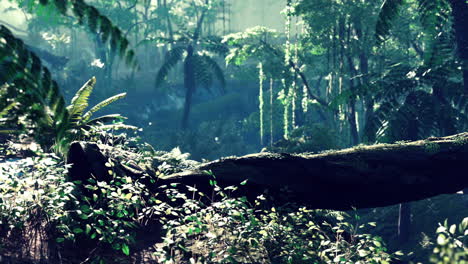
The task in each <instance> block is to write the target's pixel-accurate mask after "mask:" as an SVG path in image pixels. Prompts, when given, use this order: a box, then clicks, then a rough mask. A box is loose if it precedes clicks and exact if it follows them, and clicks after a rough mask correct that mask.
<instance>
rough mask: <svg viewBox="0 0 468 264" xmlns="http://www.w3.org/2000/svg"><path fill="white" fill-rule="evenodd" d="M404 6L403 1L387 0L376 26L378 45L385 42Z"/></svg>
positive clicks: (381, 9) (381, 8)
mask: <svg viewBox="0 0 468 264" xmlns="http://www.w3.org/2000/svg"><path fill="white" fill-rule="evenodd" d="M402 5H403V0H385V1H384V2H383V4H382V6H381V7H380V12H379V17H378V18H377V24H376V26H375V39H376V41H377V44H380V43H382V42H383V41H385V38H386V37H387V36H388V34H389V32H390V28H391V27H392V23H393V20H394V19H395V18H396V17H397V16H398V12H399V10H400V7H401V6H402Z"/></svg>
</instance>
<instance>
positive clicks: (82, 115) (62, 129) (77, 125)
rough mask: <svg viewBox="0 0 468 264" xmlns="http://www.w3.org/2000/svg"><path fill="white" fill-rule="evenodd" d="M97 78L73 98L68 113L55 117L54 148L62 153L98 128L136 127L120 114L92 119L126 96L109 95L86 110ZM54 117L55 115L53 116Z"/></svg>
mask: <svg viewBox="0 0 468 264" xmlns="http://www.w3.org/2000/svg"><path fill="white" fill-rule="evenodd" d="M95 84H96V78H94V77H93V78H91V79H90V80H89V81H87V82H86V83H85V84H84V85H83V86H82V87H81V88H80V89H79V90H78V91H77V92H76V94H75V96H74V97H73V98H72V100H71V103H70V105H69V106H67V107H66V110H67V113H66V114H65V115H63V116H60V117H58V118H57V119H55V127H56V128H55V132H54V139H55V145H54V148H55V150H56V151H58V152H59V153H62V154H66V153H67V150H68V146H69V144H70V143H71V142H72V141H74V140H78V139H86V138H87V137H88V138H89V137H90V136H91V135H90V133H96V130H120V129H133V130H135V129H136V127H134V126H129V125H124V124H123V120H124V119H125V118H124V117H123V116H121V115H118V114H111V115H104V116H100V117H96V118H94V119H91V117H92V115H93V113H95V112H97V111H98V110H100V109H102V108H104V107H106V106H108V105H109V104H111V103H112V102H115V101H117V100H119V99H122V98H124V97H125V95H126V93H121V94H117V95H114V96H112V97H109V98H107V99H105V100H103V101H101V102H100V103H98V104H96V105H95V106H93V107H91V108H90V109H89V110H88V111H87V112H84V111H85V110H86V108H87V107H88V100H89V96H90V95H91V93H92V92H93V89H94V85H95ZM51 118H53V117H51Z"/></svg>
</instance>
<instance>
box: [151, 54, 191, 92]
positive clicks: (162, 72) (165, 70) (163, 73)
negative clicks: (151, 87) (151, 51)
mask: <svg viewBox="0 0 468 264" xmlns="http://www.w3.org/2000/svg"><path fill="white" fill-rule="evenodd" d="M184 53H185V47H183V46H179V47H174V48H173V49H171V50H169V51H168V52H167V53H166V58H165V60H164V63H163V65H162V66H161V68H160V69H159V71H158V73H157V75H156V85H155V86H156V88H158V87H160V86H161V85H162V84H163V82H164V80H165V79H166V77H167V75H168V74H169V72H170V71H171V70H172V69H173V68H174V67H175V66H176V65H177V63H179V62H180V61H182V58H183V56H184Z"/></svg>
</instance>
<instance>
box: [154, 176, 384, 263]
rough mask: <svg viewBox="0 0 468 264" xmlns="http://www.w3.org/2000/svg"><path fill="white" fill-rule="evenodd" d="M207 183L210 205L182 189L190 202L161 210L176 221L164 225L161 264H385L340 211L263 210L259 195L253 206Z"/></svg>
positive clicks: (376, 243)
mask: <svg viewBox="0 0 468 264" xmlns="http://www.w3.org/2000/svg"><path fill="white" fill-rule="evenodd" d="M210 184H211V185H212V186H213V188H214V190H215V192H214V194H213V195H212V196H211V197H208V198H209V199H210V203H211V205H210V206H205V205H204V204H203V202H202V201H204V200H205V198H204V197H205V195H204V194H202V193H200V192H198V191H197V189H196V188H194V187H189V186H187V188H188V194H190V193H193V195H192V199H190V198H187V197H186V196H185V195H182V196H179V197H177V198H178V199H181V200H182V201H184V203H183V205H182V206H180V207H177V208H171V209H168V210H167V211H166V213H167V214H171V215H173V216H176V217H175V218H174V219H172V220H170V219H169V220H168V221H166V224H165V227H166V228H167V235H166V238H165V240H164V243H163V244H162V245H161V246H160V248H159V250H158V256H159V258H160V262H161V263H164V262H168V261H169V262H171V261H172V262H175V263H185V262H190V263H250V262H253V263H390V260H391V258H392V256H391V255H389V254H388V253H386V248H385V245H384V243H383V242H382V240H381V239H380V238H378V237H373V236H371V235H366V234H360V229H361V228H362V227H363V226H364V225H357V224H356V225H354V224H350V223H348V222H346V221H345V219H346V218H347V217H348V216H347V215H346V214H344V213H339V212H332V211H321V210H307V209H306V208H297V207H294V206H292V205H289V206H285V207H282V208H275V207H268V206H266V203H267V202H266V201H264V200H265V198H263V196H260V197H259V199H258V200H257V201H256V202H255V205H252V204H250V203H249V202H248V201H247V200H246V198H245V197H240V198H232V196H231V195H230V193H235V192H236V191H237V189H238V188H242V186H240V187H235V186H229V187H225V188H221V187H219V186H217V183H216V178H214V179H213V180H211V181H210ZM245 184H248V183H246V182H242V183H241V184H240V185H245ZM195 194H199V195H200V196H195ZM194 198H195V199H194ZM267 208H268V209H267ZM371 225H374V224H373V223H371Z"/></svg>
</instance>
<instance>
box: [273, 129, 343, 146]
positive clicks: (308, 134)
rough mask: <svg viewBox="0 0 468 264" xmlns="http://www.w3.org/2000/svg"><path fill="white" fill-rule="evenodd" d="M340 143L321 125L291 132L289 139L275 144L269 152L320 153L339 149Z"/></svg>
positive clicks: (331, 132) (332, 133)
mask: <svg viewBox="0 0 468 264" xmlns="http://www.w3.org/2000/svg"><path fill="white" fill-rule="evenodd" d="M338 147H339V142H338V140H337V136H336V134H335V133H334V132H333V131H330V130H329V129H327V128H326V127H323V126H321V125H317V124H314V125H304V126H301V127H299V128H296V129H294V130H293V131H291V134H290V136H289V137H288V139H283V140H279V141H277V142H275V143H274V144H273V146H272V147H269V148H267V150H268V151H272V152H280V153H304V152H314V153H317V152H320V151H324V150H330V149H337V148H338Z"/></svg>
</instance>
